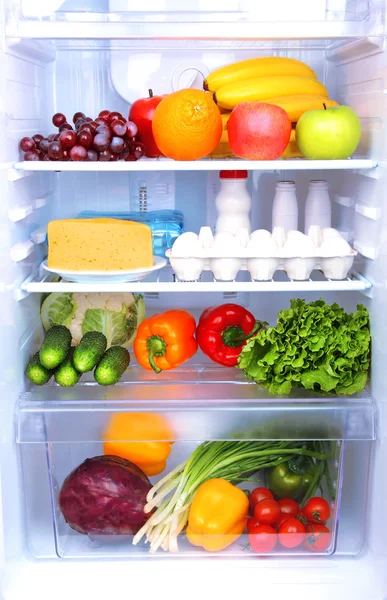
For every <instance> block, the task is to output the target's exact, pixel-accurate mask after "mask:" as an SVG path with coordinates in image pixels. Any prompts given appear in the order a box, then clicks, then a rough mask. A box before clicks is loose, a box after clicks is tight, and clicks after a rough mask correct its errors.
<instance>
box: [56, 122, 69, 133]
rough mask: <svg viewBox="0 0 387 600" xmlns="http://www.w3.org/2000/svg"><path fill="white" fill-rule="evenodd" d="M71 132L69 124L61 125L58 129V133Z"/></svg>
mask: <svg viewBox="0 0 387 600" xmlns="http://www.w3.org/2000/svg"><path fill="white" fill-rule="evenodd" d="M66 130H68V131H71V130H72V127H71V125H70V123H62V125H61V126H60V127H59V133H62V131H66Z"/></svg>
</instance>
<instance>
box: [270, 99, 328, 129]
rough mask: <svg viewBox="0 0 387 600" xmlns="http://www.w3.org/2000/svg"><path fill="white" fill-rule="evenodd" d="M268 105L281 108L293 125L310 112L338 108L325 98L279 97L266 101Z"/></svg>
mask: <svg viewBox="0 0 387 600" xmlns="http://www.w3.org/2000/svg"><path fill="white" fill-rule="evenodd" d="M265 102H266V103H267V104H275V105H276V106H280V107H281V108H283V109H284V110H285V111H286V112H287V113H288V117H289V119H290V120H291V121H292V123H297V121H298V119H299V118H300V117H301V115H303V114H304V113H305V112H307V111H308V110H316V109H319V108H321V109H322V108H324V104H325V106H326V107H327V108H330V107H331V106H338V103H337V102H335V101H334V100H331V99H330V98H325V97H324V96H278V97H276V98H268V99H266V100H265Z"/></svg>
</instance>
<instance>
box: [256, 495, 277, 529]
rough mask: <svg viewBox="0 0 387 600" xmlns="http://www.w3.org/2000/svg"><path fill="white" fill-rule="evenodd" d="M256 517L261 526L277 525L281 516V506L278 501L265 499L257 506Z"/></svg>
mask: <svg viewBox="0 0 387 600" xmlns="http://www.w3.org/2000/svg"><path fill="white" fill-rule="evenodd" d="M254 516H255V518H256V519H257V521H259V523H260V524H262V523H264V524H265V525H275V524H276V523H277V521H278V519H279V518H280V516H281V509H280V505H279V504H278V502H277V501H276V500H272V499H271V498H265V499H264V500H261V501H260V502H258V504H256V505H255V508H254Z"/></svg>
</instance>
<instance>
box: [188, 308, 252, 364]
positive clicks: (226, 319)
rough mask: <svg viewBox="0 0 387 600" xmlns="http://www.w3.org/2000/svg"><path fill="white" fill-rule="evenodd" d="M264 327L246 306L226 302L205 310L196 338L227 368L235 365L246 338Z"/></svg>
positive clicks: (207, 353)
mask: <svg viewBox="0 0 387 600" xmlns="http://www.w3.org/2000/svg"><path fill="white" fill-rule="evenodd" d="M261 326H262V324H261V323H260V322H259V321H256V320H255V317H254V316H253V315H252V314H251V313H250V312H249V311H248V310H246V309H245V308H243V306H239V305H238V304H222V305H221V306H212V307H210V308H206V310H205V311H203V313H202V314H201V316H200V319H199V324H198V327H197V329H196V339H197V342H198V344H199V346H200V348H201V350H202V351H203V352H204V354H206V355H207V356H208V357H209V358H211V360H213V361H214V362H217V363H219V364H221V365H224V366H225V367H235V366H236V364H237V362H238V356H239V354H240V353H241V351H242V348H243V346H244V345H245V344H246V341H247V340H248V338H249V337H252V336H253V335H255V333H257V331H258V329H260V327H261Z"/></svg>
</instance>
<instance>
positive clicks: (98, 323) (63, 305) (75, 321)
mask: <svg viewBox="0 0 387 600" xmlns="http://www.w3.org/2000/svg"><path fill="white" fill-rule="evenodd" d="M40 316H41V319H42V323H43V327H44V328H45V329H46V330H47V329H49V328H50V327H52V325H65V326H66V327H68V328H69V329H70V331H71V335H72V344H73V346H77V345H78V344H79V342H80V341H81V338H82V336H83V335H84V334H85V333H87V332H88V331H100V332H101V333H103V334H105V336H106V338H107V341H108V347H110V346H113V345H121V346H126V347H128V346H130V345H131V344H132V343H133V340H134V338H135V336H136V333H137V328H138V326H139V325H140V323H141V322H142V321H143V320H144V319H145V305H144V300H143V298H142V296H140V295H138V294H129V293H116V294H110V293H99V294H81V293H74V294H71V293H63V294H57V293H53V294H50V295H49V296H48V297H47V298H46V299H45V301H44V302H43V304H42V308H41V311H40Z"/></svg>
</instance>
